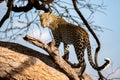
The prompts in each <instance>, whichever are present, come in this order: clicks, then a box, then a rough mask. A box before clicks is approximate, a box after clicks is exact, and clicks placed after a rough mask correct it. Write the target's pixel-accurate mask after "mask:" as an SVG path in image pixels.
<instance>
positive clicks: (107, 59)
mask: <svg viewBox="0 0 120 80" xmlns="http://www.w3.org/2000/svg"><path fill="white" fill-rule="evenodd" d="M87 53H88V60H89V63H90V65H91V66H92V67H93V68H94V69H96V70H98V71H101V70H103V69H105V68H107V67H108V66H109V64H110V59H109V58H105V61H106V62H105V63H104V64H103V65H101V66H99V67H98V66H97V65H96V64H95V63H94V62H93V59H92V54H91V45H90V43H88V45H87ZM95 56H97V55H95Z"/></svg>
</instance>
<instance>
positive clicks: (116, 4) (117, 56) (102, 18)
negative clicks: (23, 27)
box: [0, 0, 120, 77]
mask: <svg viewBox="0 0 120 80" xmlns="http://www.w3.org/2000/svg"><path fill="white" fill-rule="evenodd" d="M104 4H105V5H106V6H107V7H106V8H107V9H106V10H105V11H104V12H105V13H106V15H105V14H102V13H96V14H95V15H94V18H93V19H94V21H95V24H98V25H100V26H102V27H104V28H106V29H110V30H106V29H105V30H104V32H99V33H97V35H99V39H100V41H101V47H102V48H101V51H100V54H99V57H98V58H99V60H98V61H100V64H102V63H103V62H104V58H106V57H109V58H110V59H111V62H112V64H113V66H114V68H117V67H120V62H119V61H120V51H119V49H120V42H119V41H120V23H119V22H120V9H119V8H120V0H104ZM0 7H1V8H0V11H2V12H1V13H0V19H1V17H2V15H3V12H4V10H3V9H5V8H4V7H3V5H2V6H1V4H0ZM44 35H45V34H44ZM18 42H19V41H18ZM21 42H24V41H21ZM91 42H92V41H91ZM26 44H28V43H26ZM32 47H33V46H32ZM93 53H94V52H93ZM93 55H94V54H93ZM71 56H73V55H71ZM86 56H87V55H86ZM71 61H73V62H74V58H73V57H71ZM86 61H87V60H86ZM88 65H89V64H88ZM88 67H90V66H88ZM109 70H110V68H109V69H107V71H109ZM90 71H92V69H90V70H89V68H88V69H87V72H90ZM107 71H106V72H107ZM119 73H120V70H119V71H118V72H117V73H116V76H117V77H119V76H118V74H119ZM91 74H92V73H91Z"/></svg>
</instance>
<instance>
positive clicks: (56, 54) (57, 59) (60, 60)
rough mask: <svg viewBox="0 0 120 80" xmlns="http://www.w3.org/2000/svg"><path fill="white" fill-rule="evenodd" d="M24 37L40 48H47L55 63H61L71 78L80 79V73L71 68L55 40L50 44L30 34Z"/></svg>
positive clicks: (60, 65)
mask: <svg viewBox="0 0 120 80" xmlns="http://www.w3.org/2000/svg"><path fill="white" fill-rule="evenodd" d="M24 39H25V40H26V41H28V42H30V43H32V44H34V45H36V46H38V47H40V48H43V49H44V50H46V51H47V52H48V53H49V55H50V56H51V57H52V58H53V59H54V61H55V63H57V64H58V65H59V67H60V68H61V69H63V71H64V72H65V73H66V75H67V76H68V77H69V78H70V79H71V80H79V78H78V75H77V74H76V73H75V71H74V70H73V69H72V68H71V66H70V65H69V64H68V63H67V62H66V61H65V60H64V59H63V58H62V57H61V56H60V53H59V50H58V49H57V48H56V47H55V46H54V45H55V41H53V42H52V43H51V45H50V46H48V45H47V44H44V43H42V42H40V41H39V40H37V39H35V38H33V37H30V36H28V35H27V36H25V37H24Z"/></svg>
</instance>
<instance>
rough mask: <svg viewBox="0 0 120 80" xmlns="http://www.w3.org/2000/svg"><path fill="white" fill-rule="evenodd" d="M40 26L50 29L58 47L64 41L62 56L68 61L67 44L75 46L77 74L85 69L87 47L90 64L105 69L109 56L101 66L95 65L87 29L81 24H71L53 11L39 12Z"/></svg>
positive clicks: (99, 69) (108, 62) (80, 74)
mask: <svg viewBox="0 0 120 80" xmlns="http://www.w3.org/2000/svg"><path fill="white" fill-rule="evenodd" d="M39 17H40V22H41V26H42V27H43V28H45V27H48V28H50V29H51V31H52V34H53V37H54V39H55V42H56V45H55V46H56V47H57V48H58V47H59V45H60V43H61V42H63V43H64V56H63V58H64V59H65V60H66V61H68V58H69V52H68V45H70V44H72V45H73V46H74V48H75V52H76V56H77V60H78V64H77V66H79V67H80V72H79V76H82V75H83V73H84V71H85V69H86V62H85V58H84V52H85V50H86V49H87V55H88V60H89V63H90V65H91V66H92V68H93V69H95V70H97V71H101V70H103V69H105V68H106V67H107V66H108V65H109V64H110V60H109V58H105V61H106V62H105V63H104V64H103V65H101V66H97V65H96V64H95V63H94V61H93V58H92V51H91V44H90V38H89V34H88V33H87V31H86V30H85V29H84V28H82V27H81V26H77V25H75V24H71V23H69V22H67V21H66V20H65V19H63V18H61V17H58V16H56V15H54V14H53V13H49V12H47V13H43V14H39Z"/></svg>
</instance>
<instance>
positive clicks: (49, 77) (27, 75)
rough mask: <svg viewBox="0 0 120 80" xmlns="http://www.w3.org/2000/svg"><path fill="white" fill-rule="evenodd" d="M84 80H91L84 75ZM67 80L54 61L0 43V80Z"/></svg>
mask: <svg viewBox="0 0 120 80" xmlns="http://www.w3.org/2000/svg"><path fill="white" fill-rule="evenodd" d="M84 76H85V80H92V79H91V78H90V76H88V75H87V74H84ZM6 79H7V80H69V78H68V77H67V76H66V75H65V73H63V71H62V70H61V69H60V68H59V66H58V65H57V64H55V62H54V60H53V59H52V58H51V57H50V56H48V55H45V54H42V53H40V52H37V51H35V50H33V49H30V48H27V47H25V46H22V45H20V44H16V43H10V42H2V41H0V80H6Z"/></svg>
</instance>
